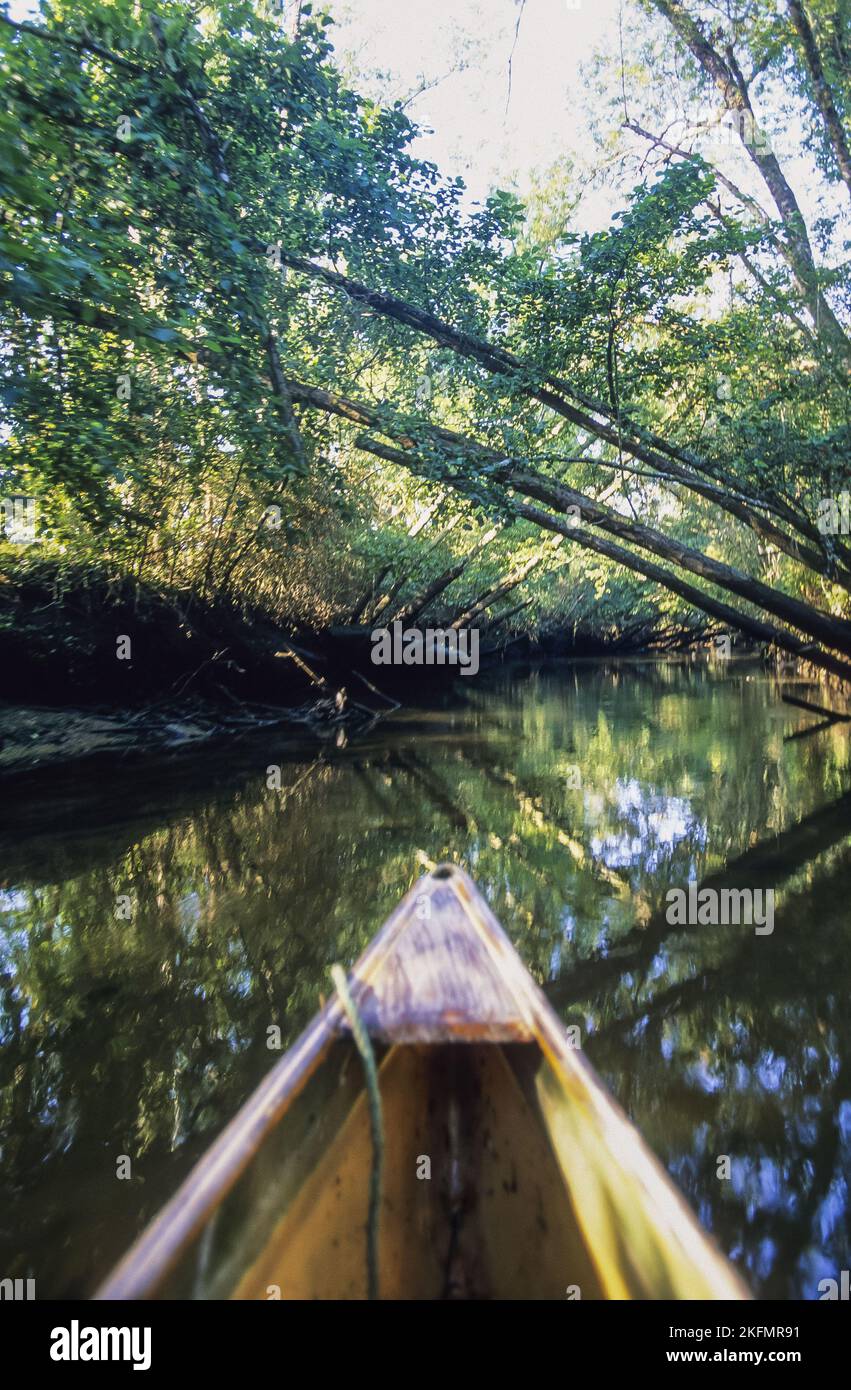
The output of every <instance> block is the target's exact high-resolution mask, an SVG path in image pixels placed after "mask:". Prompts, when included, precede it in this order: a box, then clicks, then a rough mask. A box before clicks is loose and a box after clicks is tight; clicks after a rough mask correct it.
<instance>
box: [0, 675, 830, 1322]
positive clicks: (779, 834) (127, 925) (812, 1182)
mask: <svg viewBox="0 0 851 1390" xmlns="http://www.w3.org/2000/svg"><path fill="white" fill-rule="evenodd" d="M461 685H462V686H464V687H466V686H468V685H469V683H468V682H462V683H461ZM461 693H462V694H463V696H464V697H466V698H465V701H464V702H463V703H452V702H451V701H449V700H447V703H446V705H445V707H442V708H435V709H430V710H426V709H423V710H418V711H413V712H410V713H407V714H400V715H399V716H398V717H396V718H395V719H394V720H393V721H392V722H388V723H386V724H383V725H382V726H380V727H379V728H378V729H376V730H375V731H373V732H372V733H371V734H370V736H369V738H368V739H366V740H364V741H363V742H358V743H357V744H354V745H352V746H350V747H348V748H344V749H336V748H331V747H321V746H320V745H318V744H316V743H315V742H313V743H310V744H309V745H308V744H301V745H299V744H294V743H293V742H292V740H291V739H290V740H289V741H288V740H287V739H285V738H284V737H283V736H282V735H280V734H279V733H277V732H272V733H266V734H264V735H262V736H261V737H259V738H256V739H245V740H243V741H241V742H240V743H238V744H235V745H232V746H229V747H228V748H219V749H217V750H215V751H214V752H211V753H207V754H205V755H196V756H194V757H191V758H190V757H184V758H182V759H180V760H171V761H160V762H154V761H148V762H137V763H135V764H130V763H127V764H121V765H120V766H117V767H116V766H113V767H111V768H106V767H101V768H92V769H89V770H88V771H86V772H85V773H83V772H81V771H80V770H79V769H77V770H76V772H71V771H66V772H65V773H61V774H60V773H59V772H53V773H49V772H43V773H41V774H39V775H38V776H36V777H30V778H27V779H21V780H19V782H18V783H17V785H16V789H15V798H14V802H13V803H10V801H9V800H8V799H7V800H6V803H5V805H4V808H3V811H2V813H0V1030H1V1031H0V1041H2V1049H0V1124H1V1125H2V1170H0V1273H1V1274H2V1275H3V1276H15V1275H18V1276H20V1275H27V1276H31V1277H35V1279H36V1285H37V1294H38V1296H39V1297H55V1296H66V1295H75V1294H77V1295H79V1294H86V1293H88V1292H90V1291H91V1290H92V1288H93V1287H94V1286H95V1284H96V1283H97V1282H98V1280H99V1279H100V1278H101V1277H102V1275H103V1274H104V1272H105V1271H106V1269H107V1268H108V1267H109V1266H110V1264H111V1263H112V1261H113V1260H114V1259H115V1258H116V1257H117V1255H118V1254H119V1253H121V1252H122V1251H123V1249H124V1248H125V1247H126V1245H127V1244H128V1242H129V1241H130V1239H132V1236H133V1235H134V1234H135V1233H136V1231H138V1230H139V1229H140V1227H141V1226H142V1225H143V1224H144V1222H145V1221H146V1220H147V1219H149V1218H150V1216H151V1215H153V1213H154V1212H155V1211H156V1210H157V1208H158V1207H159V1206H160V1204H161V1203H162V1201H163V1200H164V1199H165V1198H166V1197H167V1196H168V1195H169V1194H170V1193H171V1192H172V1191H173V1190H174V1188H175V1186H176V1185H177V1183H178V1181H179V1180H180V1178H181V1177H182V1176H183V1174H184V1173H185V1172H186V1170H187V1169H188V1167H189V1166H190V1165H191V1163H192V1162H193V1161H194V1160H195V1159H196V1158H197V1157H198V1155H199V1154H200V1153H201V1152H202V1151H203V1150H204V1148H205V1147H206V1145H207V1144H208V1143H209V1141H210V1139H211V1138H212V1136H213V1135H214V1134H215V1133H216V1132H217V1131H218V1130H219V1129H220V1128H221V1126H222V1124H223V1123H224V1122H225V1121H226V1120H227V1119H228V1118H229V1117H230V1116H231V1115H232V1114H233V1113H234V1111H235V1110H236V1109H237V1107H238V1106H239V1104H240V1103H241V1101H242V1100H243V1099H244V1098H245V1096H246V1095H247V1093H248V1091H249V1090H250V1088H251V1087H252V1086H253V1085H255V1084H256V1082H257V1081H258V1080H259V1078H260V1077H261V1076H262V1075H263V1074H264V1073H265V1072H266V1070H267V1069H268V1068H269V1066H270V1065H271V1063H272V1062H273V1061H274V1058H275V1053H274V1052H272V1051H270V1050H269V1048H268V1047H267V1039H268V1037H269V1033H268V1030H269V1029H270V1028H272V1026H273V1025H277V1027H279V1028H280V1030H281V1034H282V1044H283V1046H286V1045H287V1044H288V1043H289V1042H290V1041H292V1039H293V1038H294V1037H295V1036H296V1035H297V1033H298V1032H299V1031H300V1029H301V1028H302V1027H303V1026H304V1024H305V1023H306V1022H307V1021H308V1019H309V1018H310V1017H311V1015H312V1014H313V1012H314V1010H315V1008H316V1005H317V998H318V994H319V992H320V991H325V992H327V991H328V988H329V982H328V970H329V967H330V965H331V964H332V963H333V962H334V961H335V960H343V961H347V962H350V961H352V960H353V959H354V958H355V957H356V956H357V955H358V953H359V952H360V951H361V950H362V948H363V947H364V946H365V945H366V943H367V941H368V940H369V938H370V937H371V936H372V934H373V933H374V931H375V930H376V928H377V927H378V926H379V925H380V923H381V921H382V920H383V918H384V917H385V916H386V915H387V913H388V912H389V911H390V910H391V908H392V907H393V906H394V905H395V903H396V901H397V900H398V898H399V897H400V896H401V894H402V893H403V892H404V890H405V889H406V888H407V887H408V886H409V885H410V884H411V883H412V882H413V881H414V879H415V878H416V877H417V876H418V874H419V872H421V864H422V862H424V861H425V860H438V859H441V858H450V859H455V860H458V861H462V862H464V863H465V864H466V866H467V867H468V868H469V869H470V871H471V872H472V874H473V875H474V877H475V878H476V880H477V882H478V883H479V885H480V887H481V888H482V890H483V892H484V893H485V894H486V896H487V897H488V899H489V901H490V903H491V905H492V907H493V908H494V910H495V911H496V913H497V915H498V916H499V917H500V919H501V920H502V921H503V923H504V924H505V926H506V929H507V930H508V931H509V933H510V934H511V936H512V938H513V940H514V941H515V943H516V944H517V946H518V949H519V950H520V952H521V954H522V955H523V957H524V959H525V961H526V962H527V964H528V966H529V968H530V969H531V970H532V972H533V973H534V974H535V975H536V977H537V978H538V979H539V980H541V981H542V982H543V983H544V984H545V987H546V988H547V990H548V993H549V994H550V997H551V999H552V1000H553V1002H554V1003H555V1005H556V1007H557V1008H558V1009H559V1011H560V1012H561V1014H562V1016H563V1017H564V1018H565V1019H566V1020H570V1021H573V1022H578V1023H580V1025H581V1027H582V1033H583V1038H584V1045H585V1047H586V1049H587V1052H588V1055H589V1057H590V1058H591V1060H592V1061H593V1062H594V1064H595V1065H596V1066H597V1068H598V1069H599V1070H600V1072H601V1073H602V1075H603V1077H604V1079H605V1080H606V1082H607V1083H608V1085H609V1086H610V1087H611V1089H612V1090H613V1092H614V1094H615V1095H616V1096H617V1098H618V1099H619V1101H620V1102H621V1104H622V1105H623V1106H624V1107H625V1109H626V1110H627V1112H628V1113H629V1115H630V1117H631V1118H632V1119H633V1120H634V1121H635V1123H636V1124H637V1125H638V1127H639V1128H640V1130H641V1131H642V1133H643V1134H644V1135H645V1137H646V1139H647V1140H648V1142H649V1144H650V1145H651V1147H652V1148H653V1149H654V1150H655V1151H656V1153H657V1154H658V1155H659V1156H660V1158H661V1159H662V1161H663V1162H664V1163H665V1164H666V1165H667V1167H668V1169H669V1171H670V1172H671V1173H672V1175H673V1176H674V1178H675V1179H676V1181H677V1182H678V1184H679V1185H680V1186H681V1187H682V1189H683V1190H684V1191H685V1192H686V1194H687V1195H688V1197H689V1199H690V1200H691V1202H692V1203H693V1205H694V1206H695V1208H696V1209H697V1210H698V1211H699V1214H700V1216H701V1219H702V1220H703V1221H704V1223H705V1224H706V1226H707V1227H709V1228H710V1229H711V1230H712V1231H713V1232H714V1233H715V1234H716V1236H717V1237H718V1239H719V1241H720V1242H721V1244H722V1246H723V1247H724V1248H725V1249H726V1250H727V1251H728V1252H729V1253H730V1254H731V1255H732V1256H733V1257H734V1259H736V1261H737V1263H738V1264H739V1265H740V1267H741V1268H742V1270H743V1272H744V1273H745V1275H746V1277H747V1278H748V1279H749V1280H750V1282H751V1283H752V1285H753V1287H754V1288H755V1290H756V1291H757V1292H758V1293H761V1294H762V1295H764V1296H769V1297H781V1298H783V1297H792V1298H812V1297H817V1285H818V1281H819V1279H821V1278H824V1277H828V1276H830V1277H836V1275H837V1271H839V1270H841V1269H843V1268H848V1267H849V1264H851V1230H849V1194H848V1181H849V1176H848V1175H849V1174H851V1152H849V1149H851V1010H849V1008H848V1005H847V1000H848V997H849V993H851V989H849V986H851V951H850V950H849V945H851V942H849V923H848V911H847V904H848V902H849V901H851V795H849V790H848V789H849V787H851V766H849V765H850V764H851V743H849V735H848V731H847V727H845V726H836V727H834V728H831V729H828V730H826V731H824V732H823V733H820V734H819V735H818V736H817V737H813V738H804V739H800V740H790V739H789V738H788V735H789V734H790V733H794V732H796V731H798V730H803V729H804V728H805V727H806V726H807V724H808V723H811V722H812V721H811V719H810V718H809V717H808V715H807V714H806V713H804V712H802V711H800V710H796V709H794V708H790V707H789V706H788V705H784V704H783V703H782V702H781V698H780V690H779V688H778V686H777V684H776V682H773V681H771V680H769V679H767V678H765V677H763V676H762V675H761V674H759V673H748V672H747V671H746V670H738V669H734V671H733V673H732V674H728V675H726V676H723V677H722V676H714V675H713V674H712V673H711V672H709V671H707V670H705V669H703V670H696V669H694V668H692V667H688V666H686V665H678V664H670V665H667V664H666V665H662V664H659V665H655V664H647V665H644V666H639V665H634V664H628V665H624V666H622V667H618V666H613V665H612V664H611V663H609V664H607V665H599V666H597V665H593V664H587V665H582V666H553V667H550V668H542V669H539V670H537V669H534V668H532V669H529V670H526V671H523V672H522V674H521V673H518V672H517V671H514V672H511V671H506V672H502V673H499V674H496V675H493V676H490V677H488V678H487V679H481V680H479V681H477V682H476V684H475V687H474V689H473V690H472V691H471V690H469V689H463V690H462V692H461ZM270 768H272V769H274V768H280V776H279V777H276V775H275V773H274V772H271V773H270ZM270 782H271V783H272V785H271V786H270V785H269V783H270ZM692 879H693V880H696V881H699V882H703V883H705V884H708V885H710V886H719V887H720V886H725V885H726V886H732V887H737V888H748V887H751V888H756V887H763V888H765V887H772V888H774V889H775V890H776V894H777V908H776V919H775V930H774V932H773V934H772V935H770V936H768V935H766V936H757V935H755V933H754V932H753V928H747V927H730V926H727V927H698V928H691V929H686V928H681V927H675V926H674V927H672V926H671V925H670V924H669V923H668V922H667V920H666V916H665V895H666V892H667V890H668V889H669V888H671V887H679V886H684V885H686V884H687V883H688V882H689V881H690V880H692ZM122 1155H126V1156H128V1157H129V1158H130V1160H131V1176H130V1177H129V1178H127V1179H123V1180H120V1179H118V1178H117V1177H116V1172H117V1168H118V1166H119V1162H120V1157H121V1156H122ZM723 1155H727V1156H729V1158H730V1177H729V1179H728V1180H723V1179H719V1178H718V1177H717V1171H718V1160H719V1158H720V1157H721V1156H723Z"/></svg>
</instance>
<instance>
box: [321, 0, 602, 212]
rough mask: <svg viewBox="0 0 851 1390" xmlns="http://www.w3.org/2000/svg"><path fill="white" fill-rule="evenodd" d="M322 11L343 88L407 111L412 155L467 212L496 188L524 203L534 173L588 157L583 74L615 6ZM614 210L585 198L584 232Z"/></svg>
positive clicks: (457, 0) (393, 5) (483, 1)
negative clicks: (459, 191) (453, 185)
mask: <svg viewBox="0 0 851 1390" xmlns="http://www.w3.org/2000/svg"><path fill="white" fill-rule="evenodd" d="M323 8H325V9H326V10H327V12H328V13H329V14H330V15H331V16H332V17H333V19H334V21H335V25H334V29H333V30H332V39H333V42H334V46H335V49H336V53H337V56H338V59H339V60H340V61H341V62H342V64H343V66H344V70H345V71H346V73H347V76H348V77H349V79H350V81H351V84H352V86H353V87H355V88H356V90H358V91H361V92H363V93H364V94H365V95H368V96H371V97H373V98H379V99H383V100H388V99H389V100H395V99H399V100H401V101H403V102H405V103H406V106H405V109H406V112H407V114H408V115H409V116H410V117H411V119H412V120H414V121H416V123H417V124H418V125H420V126H422V127H423V133H422V135H421V136H420V137H419V139H418V140H417V141H416V142H415V144H414V145H413V147H412V152H413V153H414V154H415V155H417V156H418V157H420V158H423V159H428V160H431V161H432V163H434V164H436V165H437V166H438V168H439V169H440V170H441V172H442V173H443V174H445V175H447V176H449V177H452V178H456V177H460V178H462V179H463V180H464V183H465V184H466V186H467V190H468V202H470V203H472V202H481V201H482V200H483V199H484V198H485V197H487V195H488V193H489V192H491V191H492V190H493V189H494V188H510V189H513V190H515V191H516V192H518V193H519V194H520V195H521V196H522V195H524V194H525V193H527V192H528V191H529V189H530V187H531V185H532V183H533V181H534V179H535V176H536V174H538V173H542V172H545V171H546V170H547V169H549V168H550V167H551V166H552V165H554V164H555V163H557V162H560V161H562V160H568V161H571V162H574V163H581V162H582V161H583V159H584V157H585V156H586V155H587V153H588V149H589V142H590V132H589V127H588V109H587V101H588V97H587V91H586V87H585V83H584V81H583V76H582V65H583V64H584V63H588V62H590V61H591V59H592V57H593V55H594V53H595V51H596V49H597V48H598V47H601V46H602V47H611V45H613V44H615V45H616V44H617V43H618V13H619V8H620V0H580V3H579V5H578V6H577V5H576V4H574V3H571V0H526V3H525V5H523V6H522V7H521V5H520V3H518V0H428V3H427V4H424V3H411V2H410V0H407V2H406V3H404V4H401V5H400V4H399V3H398V0H330V3H327V4H326V5H325V6H324V7H323ZM613 51H617V49H615V50H613ZM509 74H510V76H509ZM621 201H622V200H621V199H620V198H618V197H617V196H616V195H614V194H613V192H612V190H610V189H603V190H593V191H591V192H587V193H586V195H585V196H584V197H583V200H582V205H581V212H580V221H581V224H582V227H583V229H585V230H591V229H593V228H594V227H599V226H605V225H607V224H608V222H609V219H610V217H611V213H612V212H613V211H614V210H615V208H616V207H617V206H618V205H619V203H620V202H621Z"/></svg>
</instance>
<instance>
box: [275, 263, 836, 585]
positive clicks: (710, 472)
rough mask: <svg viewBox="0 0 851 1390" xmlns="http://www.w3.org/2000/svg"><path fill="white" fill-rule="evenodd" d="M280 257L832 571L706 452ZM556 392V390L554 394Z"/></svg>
mask: <svg viewBox="0 0 851 1390" xmlns="http://www.w3.org/2000/svg"><path fill="white" fill-rule="evenodd" d="M282 259H283V260H284V261H285V262H286V264H287V265H289V266H291V267H292V268H293V269H295V270H299V271H301V272H302V273H304V274H307V275H311V276H315V277H317V278H319V279H321V280H324V281H325V283H326V284H328V285H330V286H332V287H333V288H335V289H340V290H342V291H343V292H344V293H345V294H346V295H347V296H349V298H351V299H353V300H355V301H357V302H360V303H365V304H367V305H368V306H369V307H370V308H371V309H372V310H374V312H376V313H379V314H382V315H384V316H386V317H388V318H391V319H394V320H395V321H396V322H398V323H403V324H405V325H407V326H408V327H409V328H413V329H415V330H416V331H417V332H418V333H423V334H425V335H426V336H428V337H430V338H431V339H432V340H433V341H434V342H436V343H438V344H439V345H440V346H441V347H446V348H450V349H451V350H452V351H454V352H457V353H459V354H460V355H461V356H464V357H469V358H472V359H473V360H474V361H476V362H478V363H479V365H480V366H482V367H484V368H485V369H486V370H487V371H489V372H491V373H495V374H497V375H503V376H504V375H507V376H513V377H517V376H520V378H521V380H520V389H521V390H522V392H523V394H525V395H527V396H530V397H532V398H533V399H535V400H538V401H540V402H541V404H542V405H546V406H547V407H548V408H549V409H551V410H553V411H555V412H556V413H557V414H559V415H561V416H563V418H565V419H567V420H570V421H571V423H572V424H575V425H577V426H579V427H580V428H581V429H584V430H587V431H588V432H589V433H590V434H592V435H594V436H596V437H597V438H598V439H602V440H604V441H605V442H607V443H609V444H611V445H612V446H613V447H615V448H616V449H617V450H618V451H619V452H620V451H622V450H623V451H625V452H627V453H628V454H629V455H630V456H631V457H634V458H636V459H640V460H641V461H642V462H644V463H647V464H649V465H650V466H651V467H652V468H655V469H656V470H657V472H659V473H660V474H661V475H663V476H667V477H670V478H672V479H675V480H676V481H678V482H680V483H682V484H683V485H684V486H685V487H687V488H689V489H690V490H691V491H693V492H695V493H697V494H698V495H700V496H702V497H704V498H706V499H707V500H709V501H711V502H712V503H713V504H715V505H716V506H718V507H721V508H723V509H724V510H725V511H727V512H729V513H730V514H731V515H732V516H735V517H736V518H737V520H739V521H741V522H743V523H744V524H745V525H746V526H748V527H750V528H751V529H752V530H754V531H756V532H757V534H758V535H760V536H761V537H762V538H763V539H764V540H767V541H769V542H770V543H771V544H773V545H775V546H777V548H778V549H779V550H782V551H784V553H786V554H788V555H789V556H790V557H791V558H793V559H795V560H797V561H798V562H799V563H800V564H802V565H805V566H806V567H807V568H809V569H812V570H814V571H815V572H816V573H818V574H823V575H827V576H828V577H835V575H834V563H833V560H832V557H831V556H830V555H829V554H828V553H827V552H826V551H825V549H824V545H823V538H822V536H821V534H820V532H819V531H818V528H817V527H816V526H815V525H814V524H813V523H812V522H811V521H810V520H809V519H808V518H807V517H804V516H801V515H800V514H799V513H798V512H796V511H795V509H794V508H793V507H791V506H790V505H789V504H788V502H786V501H785V500H784V499H782V498H779V497H776V496H773V495H772V496H770V497H764V498H758V497H754V496H752V495H751V496H749V495H746V494H744V493H743V492H742V489H741V487H740V485H739V483H738V482H737V480H736V479H735V478H733V477H731V476H730V475H728V474H726V473H724V471H723V470H721V469H719V468H717V467H715V466H713V465H712V464H710V463H709V461H708V460H706V459H702V458H700V457H699V456H698V455H696V454H695V453H694V452H693V451H691V450H688V449H684V448H679V447H678V446H676V445H672V444H670V443H669V442H668V441H667V440H665V439H663V438H662V437H661V436H659V435H657V434H655V433H653V432H652V431H650V430H647V429H645V428H643V427H642V426H639V425H637V424H636V423H635V422H634V421H632V420H631V419H630V418H629V417H628V416H627V415H624V414H622V413H618V412H616V411H614V410H613V408H612V407H611V405H608V404H607V403H606V402H604V401H600V400H597V399H595V398H594V397H592V396H589V395H587V393H585V392H583V391H580V390H579V389H578V388H576V387H575V386H573V385H572V384H571V383H570V382H568V381H566V380H564V378H562V377H557V376H549V375H546V374H545V373H542V372H540V371H538V370H536V368H535V367H534V366H533V365H532V364H530V363H527V362H524V361H523V360H522V359H521V358H519V357H516V356H515V355H514V354H513V353H510V352H508V351H506V350H505V349H504V348H498V347H495V346H493V345H492V344H491V343H489V342H487V341H486V340H485V339H481V338H477V337H474V336H473V335H472V334H469V333H466V332H463V331H462V330H460V329H456V328H453V326H452V325H451V324H449V323H446V322H444V320H442V319H440V318H437V317H436V316H435V315H434V314H430V313H427V312H426V311H425V310H422V309H418V308H417V307H416V306H415V305H412V304H409V303H407V302H406V301H404V300H401V299H398V298H397V297H396V296H394V295H389V294H384V293H381V292H379V291H376V290H371V289H369V288H368V286H366V285H363V284H360V283H359V282H358V281H356V280H352V279H350V278H349V277H348V276H345V275H341V274H339V272H337V271H333V270H328V269H326V268H325V267H324V266H318V265H316V264H315V263H313V262H312V261H308V260H304V259H303V258H302V257H299V256H292V255H286V254H283V255H282ZM530 378H532V379H531V380H530ZM553 388H554V389H553ZM558 392H561V393H562V394H560V395H559V394H557V393H558ZM564 397H567V398H568V399H564ZM574 402H575V404H574ZM597 417H602V419H600V418H597ZM699 473H702V474H704V475H705V476H706V477H708V478H710V479H711V480H712V482H711V483H707V482H706V481H703V480H702V479H701V478H699V477H697V476H695V475H696V474H699ZM718 483H721V484H722V487H721V488H719V487H718V486H717V484H718ZM713 484H714V485H713ZM755 508H763V509H765V510H768V511H771V512H773V513H774V515H775V516H777V517H778V518H779V519H781V520H783V521H785V522H786V523H787V525H789V526H791V527H792V528H793V529H794V530H795V531H797V532H798V533H799V535H802V536H804V537H806V538H807V539H809V540H811V541H813V542H814V543H815V545H816V546H817V547H818V549H816V550H813V549H811V548H810V547H809V546H803V545H801V543H800V542H799V541H797V540H795V538H794V537H792V536H789V535H788V534H787V533H786V532H785V531H783V530H781V529H780V527H778V526H777V525H776V524H775V523H774V522H772V521H770V520H769V519H768V518H767V517H764V516H761V515H760V514H759V512H758V511H757V510H754V509H755ZM834 549H835V553H836V556H837V557H838V558H839V559H840V560H841V562H842V565H843V567H844V569H845V571H846V573H845V576H844V577H843V579H842V580H841V581H840V580H839V579H837V582H842V583H843V585H844V587H845V588H848V589H849V590H851V550H849V549H848V547H846V546H845V545H843V544H841V543H840V544H838V545H836V546H835V547H834Z"/></svg>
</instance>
